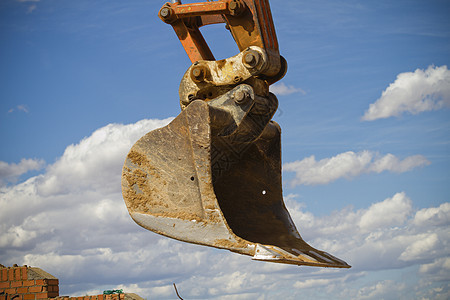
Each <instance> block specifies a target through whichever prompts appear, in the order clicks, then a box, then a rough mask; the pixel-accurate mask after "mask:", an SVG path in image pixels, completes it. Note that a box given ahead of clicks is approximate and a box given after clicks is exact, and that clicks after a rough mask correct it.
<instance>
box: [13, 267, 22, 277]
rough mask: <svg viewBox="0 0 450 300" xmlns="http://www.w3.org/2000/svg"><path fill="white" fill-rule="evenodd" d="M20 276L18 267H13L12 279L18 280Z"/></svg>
mask: <svg viewBox="0 0 450 300" xmlns="http://www.w3.org/2000/svg"><path fill="white" fill-rule="evenodd" d="M21 277H22V276H20V268H15V269H14V279H15V280H20V278H21Z"/></svg>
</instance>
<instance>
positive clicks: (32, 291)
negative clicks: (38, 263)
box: [0, 266, 59, 300]
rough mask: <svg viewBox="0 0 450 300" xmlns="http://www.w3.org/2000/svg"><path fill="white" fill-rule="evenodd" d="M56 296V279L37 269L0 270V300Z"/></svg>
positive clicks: (14, 268) (16, 268)
mask: <svg viewBox="0 0 450 300" xmlns="http://www.w3.org/2000/svg"><path fill="white" fill-rule="evenodd" d="M58 296H59V283H58V279H57V278H55V277H53V276H52V275H50V274H48V273H47V272H44V271H42V270H41V269H39V268H29V267H27V266H23V267H11V268H6V267H1V268H0V297H1V298H0V300H3V299H11V298H14V299H16V300H24V299H26V300H29V299H30V300H31V299H33V300H34V299H48V298H54V297H58Z"/></svg>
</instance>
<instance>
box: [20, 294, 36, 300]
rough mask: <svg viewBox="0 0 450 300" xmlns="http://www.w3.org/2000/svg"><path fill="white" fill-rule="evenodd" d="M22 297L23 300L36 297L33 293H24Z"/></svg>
mask: <svg viewBox="0 0 450 300" xmlns="http://www.w3.org/2000/svg"><path fill="white" fill-rule="evenodd" d="M23 299H24V300H30V299H33V300H34V299H36V296H35V295H34V294H26V295H23Z"/></svg>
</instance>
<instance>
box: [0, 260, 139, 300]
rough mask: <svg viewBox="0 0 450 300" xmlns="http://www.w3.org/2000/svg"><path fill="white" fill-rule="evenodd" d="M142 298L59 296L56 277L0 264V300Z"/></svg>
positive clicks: (126, 298)
mask: <svg viewBox="0 0 450 300" xmlns="http://www.w3.org/2000/svg"><path fill="white" fill-rule="evenodd" d="M11 299H14V300H29V299H30V300H31V299H33V300H34V299H54V300H143V298H141V297H139V296H138V295H136V294H132V293H126V294H112V295H96V296H84V297H68V296H61V297H60V296H59V282H58V278H56V277H54V276H53V275H51V274H49V273H47V272H45V271H44V270H41V269H39V268H32V267H27V266H22V267H19V266H17V265H14V266H13V267H4V266H3V265H0V300H11Z"/></svg>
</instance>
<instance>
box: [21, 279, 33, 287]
mask: <svg viewBox="0 0 450 300" xmlns="http://www.w3.org/2000/svg"><path fill="white" fill-rule="evenodd" d="M32 285H34V280H27V281H24V282H23V286H32Z"/></svg>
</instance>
